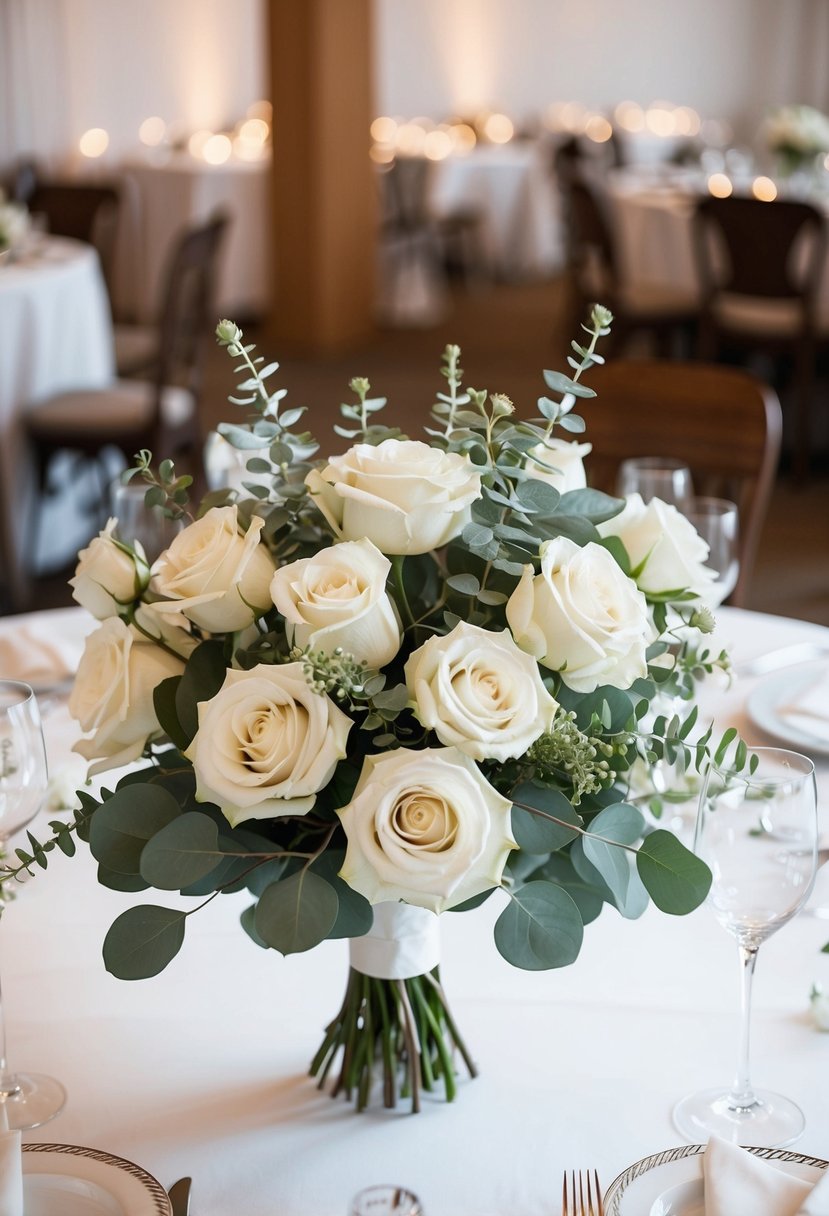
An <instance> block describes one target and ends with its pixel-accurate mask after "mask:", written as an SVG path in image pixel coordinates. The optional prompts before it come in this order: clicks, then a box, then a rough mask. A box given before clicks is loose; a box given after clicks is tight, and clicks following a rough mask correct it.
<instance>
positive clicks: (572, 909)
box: [495, 880, 584, 971]
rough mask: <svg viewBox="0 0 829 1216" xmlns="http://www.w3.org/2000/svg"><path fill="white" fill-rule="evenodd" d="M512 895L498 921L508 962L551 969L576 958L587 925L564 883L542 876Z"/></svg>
mask: <svg viewBox="0 0 829 1216" xmlns="http://www.w3.org/2000/svg"><path fill="white" fill-rule="evenodd" d="M509 896H510V902H509V904H508V905H507V907H506V908H505V909H504V911H503V912H502V913H501V915H500V916H499V917H498V920H497V921H496V922H495V945H496V946H497V948H498V952H499V954H501V955H502V956H503V957H504V958H505V959H506V960H507V962H508V963H512V965H513V967H520V968H521V969H522V970H523V971H547V970H549V969H551V968H553V967H567V966H569V965H570V963H573V962H575V961H576V958H577V957H578V953H579V950H580V949H581V943H582V938H583V936H584V926H583V924H582V919H581V916H580V914H579V910H578V907H577V906H576V904H575V902H574V901H573V900H572V899H571V897H570V896H569V895H568V894H567V892H566V891H565V890H564V888H563V887H560V886H557V885H556V884H555V883H552V882H543V881H541V880H538V881H535V882H528V883H527V884H526V885H525V886H522V887H518V888H517V889H516V890H514V891H510V892H509Z"/></svg>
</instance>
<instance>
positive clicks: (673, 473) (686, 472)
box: [616, 456, 694, 514]
mask: <svg viewBox="0 0 829 1216" xmlns="http://www.w3.org/2000/svg"><path fill="white" fill-rule="evenodd" d="M616 492H617V493H618V494H619V495H620V496H621V497H622V498H627V497H628V495H629V494H641V496H642V501H643V502H650V500H651V499H652V498H661V499H662V501H663V502H667V503H670V504H671V505H672V506H674V507H676V508H677V509H678V510H680V511H682V513H683V514H685V512H686V511H687V510H688V509H689V508H690V506H691V502H692V500H693V497H694V483H693V481H692V479H691V470H690V469H689V468H688V466H687V465H686V464H684V463H683V462H682V461H681V460H671V459H670V458H669V457H666V456H636V457H635V458H632V459H630V460H623V461H622V463H621V464H620V465H619V472H618V475H617V478H616Z"/></svg>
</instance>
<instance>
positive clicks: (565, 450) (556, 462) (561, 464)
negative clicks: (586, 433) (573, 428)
mask: <svg viewBox="0 0 829 1216" xmlns="http://www.w3.org/2000/svg"><path fill="white" fill-rule="evenodd" d="M592 450H593V445H592V443H578V441H577V440H573V442H572V443H569V442H568V441H567V440H566V439H545V440H544V442H543V443H537V444H536V445H535V447H534V448H530V450H529V452H527V472H528V473H529V474H530V476H531V477H534V478H535V480H536V481H546V482H547V484H548V485H550V486H552V487H553V489H555V490H558V492H559V494H567V493H568V491H570V490H583V489H584V488H585V486H586V485H587V474H586V473H585V471H584V457H585V456H587V454H588V453H589V452H591V451H592Z"/></svg>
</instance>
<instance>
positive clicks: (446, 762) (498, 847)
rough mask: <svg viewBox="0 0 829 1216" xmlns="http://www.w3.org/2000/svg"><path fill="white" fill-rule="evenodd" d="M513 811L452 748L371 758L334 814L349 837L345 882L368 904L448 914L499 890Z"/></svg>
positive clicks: (509, 845)
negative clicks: (396, 902)
mask: <svg viewBox="0 0 829 1216" xmlns="http://www.w3.org/2000/svg"><path fill="white" fill-rule="evenodd" d="M511 808H512V804H511V802H510V801H509V799H508V798H503V797H502V796H501V795H500V794H499V793H498V791H497V790H495V789H493V787H492V786H491V785H490V784H489V782H488V781H486V780H485V778H484V777H483V775H482V774H481V773H480V771H479V770H478V769H477V767H476V766H475V763H474V761H473V760H471V759H470V758H469V757H468V756H464V755H463V754H462V753H461V752H459V751H458V750H457V748H454V747H446V748H441V747H434V748H426V749H424V750H423V751H412V750H410V749H409V748H404V747H399V748H395V749H394V750H393V751H388V752H382V753H381V754H380V755H377V756H366V758H365V761H364V762H363V770H362V772H361V774H360V779H359V781H358V782H357V787H356V789H355V791H354V796H353V798H352V800H351V802H350V803H349V804H348V806H346V807H343V809H342V810H340V811H338V812H337V814H338V815H339V816H340V819H341V820H342V824H343V827H344V829H345V834H346V836H347V838H348V849H347V851H346V855H345V862H344V863H343V867H342V869H341V870H340V877H341V878H343V879H344V880H345V881H346V882H347V883H348V885H349V886H350V887H353V889H354V890H355V891H359V892H360V894H361V895H364V896H365V898H366V899H367V900H368V901H369V903H372V904H376V903H382V902H383V901H384V900H401V899H402V900H405V901H406V903H410V904H417V905H419V906H420V907H421V908H429V909H430V910H431V911H432V912H443V911H445V910H446V909H447V908H453V907H455V906H456V905H457V904H461V903H463V902H464V901H465V900H467V899H471V898H472V897H473V896H475V895H480V894H482V893H483V892H484V891H488V890H490V889H491V888H492V887H497V886H498V885H499V883H500V882H501V875H502V874H503V871H504V865H505V863H506V860H507V857H508V856H509V852H510V849H514V848H517V847H518V846H517V845H516V843H515V841H514V840H513V838H512V832H511V829H510V812H511Z"/></svg>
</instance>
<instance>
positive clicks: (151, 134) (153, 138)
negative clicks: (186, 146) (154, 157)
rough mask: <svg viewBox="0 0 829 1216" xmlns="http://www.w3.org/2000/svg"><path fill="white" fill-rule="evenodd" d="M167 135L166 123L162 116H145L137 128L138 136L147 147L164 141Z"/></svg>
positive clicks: (154, 146)
mask: <svg viewBox="0 0 829 1216" xmlns="http://www.w3.org/2000/svg"><path fill="white" fill-rule="evenodd" d="M166 135H167V124H166V122H165V121H164V119H163V118H158V117H154V118H145V119H144V121H143V122H142V124H141V126H140V127H139V128H138V138H139V139H140V140H141V142H142V144H144V145H145V146H146V147H148V148H157V147H158V145H159V144H162V143H164V139H165V137H166Z"/></svg>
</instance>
